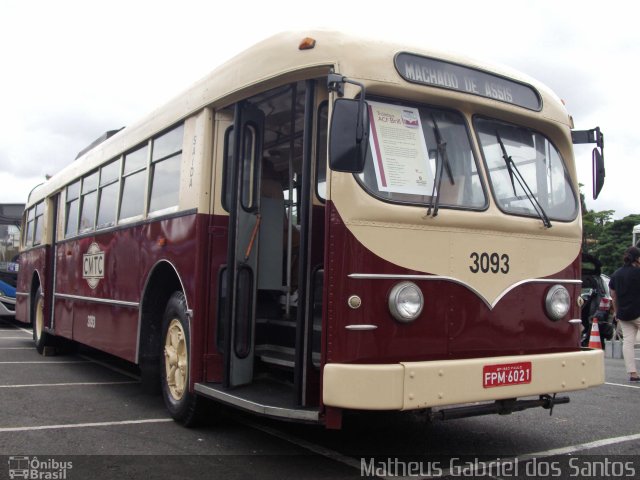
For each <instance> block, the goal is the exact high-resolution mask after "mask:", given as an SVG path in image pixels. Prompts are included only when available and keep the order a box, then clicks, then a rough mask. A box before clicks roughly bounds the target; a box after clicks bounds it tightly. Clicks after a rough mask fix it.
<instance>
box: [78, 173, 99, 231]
mask: <svg viewBox="0 0 640 480" xmlns="http://www.w3.org/2000/svg"><path fill="white" fill-rule="evenodd" d="M98 173H99V172H97V171H96V172H94V173H92V174H90V175H87V176H86V177H84V178H83V179H82V198H81V208H80V232H88V231H91V230H93V229H94V227H95V223H96V208H97V205H98Z"/></svg>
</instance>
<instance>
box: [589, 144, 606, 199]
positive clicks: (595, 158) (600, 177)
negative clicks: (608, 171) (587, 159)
mask: <svg viewBox="0 0 640 480" xmlns="http://www.w3.org/2000/svg"><path fill="white" fill-rule="evenodd" d="M591 165H592V169H593V172H592V173H593V199H594V200H595V199H596V198H598V195H600V190H602V186H603V185H604V177H605V171H604V156H603V155H602V154H601V153H600V150H598V148H597V147H596V148H594V149H593V152H592V154H591Z"/></svg>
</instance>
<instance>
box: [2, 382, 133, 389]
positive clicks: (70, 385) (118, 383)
mask: <svg viewBox="0 0 640 480" xmlns="http://www.w3.org/2000/svg"><path fill="white" fill-rule="evenodd" d="M131 383H140V382H133V381H125V382H78V383H31V384H25V385H0V388H32V387H84V386H93V385H126V384H131Z"/></svg>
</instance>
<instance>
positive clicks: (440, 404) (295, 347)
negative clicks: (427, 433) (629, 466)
mask: <svg viewBox="0 0 640 480" xmlns="http://www.w3.org/2000/svg"><path fill="white" fill-rule="evenodd" d="M572 138H573V140H575V141H576V142H591V141H595V142H596V143H598V146H597V147H596V148H595V153H594V165H595V166H596V167H597V168H595V170H594V171H595V172H596V174H597V175H596V177H597V178H596V180H597V182H596V183H598V189H599V188H600V187H601V186H602V175H603V166H602V156H601V147H602V135H601V133H600V131H599V129H597V130H596V129H594V130H588V131H581V132H572V119H571V117H570V116H569V114H568V113H567V111H566V109H565V107H564V106H563V103H562V102H561V101H560V100H559V99H558V98H557V97H556V96H555V95H554V94H553V93H552V92H551V91H549V89H547V88H546V87H545V86H543V85H541V84H539V83H538V82H536V81H534V80H532V79H530V78H528V77H525V76H523V75H521V74H519V73H515V72H512V71H510V70H505V69H502V68H494V67H489V66H487V65H484V64H481V63H478V62H476V61H473V60H469V59H467V58H461V57H458V56H452V55H450V54H445V53H439V52H436V51H432V50H429V49H421V48H412V47H407V46H401V45H394V44H391V43H384V42H381V41H368V40H363V39H360V38H353V37H350V36H346V35H342V34H338V33H335V32H322V31H318V32H313V33H306V34H299V33H285V34H280V35H277V36H275V37H273V38H270V39H268V40H266V41H264V42H263V43H260V44H258V45H256V46H254V47H253V48H251V49H249V50H247V51H245V52H244V53H242V54H240V55H238V56H237V57H235V58H234V59H232V60H230V61H229V62H227V63H226V64H224V65H222V66H221V67H219V68H218V69H216V70H215V71H213V72H212V73H211V74H210V75H209V76H207V77H206V78H204V79H202V80H201V81H200V82H198V83H196V84H195V85H194V86H193V87H192V88H190V89H189V90H188V91H186V92H185V93H184V94H182V95H180V96H178V97H176V98H175V99H174V100H173V101H171V102H169V103H168V104H167V105H165V106H164V107H162V108H160V109H158V110H157V111H155V112H153V113H152V114H151V115H149V116H148V117H146V118H144V119H143V120H141V121H140V122H139V123H136V124H134V125H132V126H130V127H127V128H124V129H121V130H119V131H112V132H108V133H107V134H105V135H104V136H103V137H102V138H101V139H99V140H98V141H96V142H94V143H93V144H92V145H90V146H89V147H88V148H87V149H85V150H84V151H82V152H80V154H79V156H78V158H76V160H75V161H72V162H70V163H69V165H68V166H67V167H66V168H65V169H64V170H62V171H61V172H60V173H58V174H57V175H55V176H53V178H51V179H50V180H48V181H47V182H46V183H45V184H43V185H42V186H40V187H38V188H37V189H35V191H34V192H33V193H32V195H31V196H30V198H29V200H28V204H27V209H26V212H25V214H24V226H23V229H22V232H23V235H22V251H21V255H20V268H19V270H20V277H19V283H18V292H17V305H16V317H17V318H18V319H19V320H21V321H23V322H26V323H31V324H32V325H33V332H34V334H33V336H34V341H35V345H36V347H37V349H38V350H40V351H44V350H45V349H47V348H55V347H56V345H58V344H59V343H60V342H63V341H65V340H72V341H74V342H78V343H81V344H86V345H89V346H91V347H93V348H96V349H99V350H102V351H105V352H108V353H110V354H112V355H115V356H117V357H121V358H123V359H125V360H127V361H129V362H133V363H135V364H138V365H139V366H140V369H141V372H142V378H143V381H149V382H151V383H153V381H154V379H156V378H157V382H158V383H159V384H160V385H161V389H162V392H163V396H164V399H165V403H166V405H167V408H168V410H169V411H170V413H171V415H172V416H173V417H174V418H175V419H176V420H177V421H180V422H182V423H185V424H190V423H192V422H194V421H195V419H196V418H197V417H198V415H199V414H200V412H201V411H202V404H203V402H202V398H203V397H209V398H211V399H215V400H216V401H218V402H221V403H224V404H229V405H233V406H235V407H238V408H240V409H245V410H249V411H253V412H255V413H258V414H262V415H267V416H271V417H277V418H284V419H288V420H294V421H302V422H316V423H321V424H324V425H325V426H326V427H328V428H339V427H340V425H341V421H342V415H343V412H345V411H347V410H359V411H372V410H398V411H400V410H403V411H404V410H416V409H422V410H425V411H426V412H427V413H429V414H430V415H431V417H432V418H443V419H444V418H453V417H463V416H469V415H479V414H486V413H510V412H514V411H518V410H523V409H525V408H530V407H539V406H541V407H545V408H552V407H553V405H554V404H558V403H566V402H567V401H568V398H567V397H566V396H564V395H563V394H564V393H565V392H569V391H572V390H579V389H585V388H588V387H590V386H593V385H598V384H601V383H602V382H603V381H604V372H603V355H602V352H601V351H597V350H589V349H581V348H580V347H579V338H580V325H581V321H580V308H579V305H578V301H579V298H580V283H581V282H580V247H581V215H580V202H579V196H578V195H579V194H578V180H577V177H576V168H575V163H574V154H573V149H572ZM557 394H560V395H561V396H556V395H557Z"/></svg>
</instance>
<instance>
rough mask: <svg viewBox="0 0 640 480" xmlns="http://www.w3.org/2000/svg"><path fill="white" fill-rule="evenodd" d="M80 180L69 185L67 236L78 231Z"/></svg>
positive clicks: (65, 231)
mask: <svg viewBox="0 0 640 480" xmlns="http://www.w3.org/2000/svg"><path fill="white" fill-rule="evenodd" d="M79 207H80V180H78V181H77V182H75V183H72V184H71V185H69V186H68V187H67V201H66V208H65V212H66V213H65V219H66V220H65V222H66V223H65V228H64V236H65V238H69V237H72V236H74V235H76V234H77V233H78V213H79V210H80V208H79Z"/></svg>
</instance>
